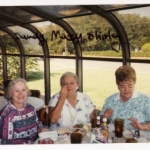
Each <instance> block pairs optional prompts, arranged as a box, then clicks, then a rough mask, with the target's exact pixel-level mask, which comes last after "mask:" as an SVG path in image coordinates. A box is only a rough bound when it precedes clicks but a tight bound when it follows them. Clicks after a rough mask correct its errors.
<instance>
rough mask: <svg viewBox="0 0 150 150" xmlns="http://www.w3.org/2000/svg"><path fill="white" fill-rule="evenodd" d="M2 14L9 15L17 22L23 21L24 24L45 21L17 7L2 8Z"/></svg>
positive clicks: (0, 10)
mask: <svg viewBox="0 0 150 150" xmlns="http://www.w3.org/2000/svg"><path fill="white" fill-rule="evenodd" d="M0 12H2V13H4V14H7V15H9V16H11V17H13V18H15V19H17V20H20V21H23V22H31V21H42V20H43V19H42V18H40V17H38V16H35V15H32V14H30V13H28V12H26V11H24V10H21V9H19V8H17V7H13V6H12V7H0Z"/></svg>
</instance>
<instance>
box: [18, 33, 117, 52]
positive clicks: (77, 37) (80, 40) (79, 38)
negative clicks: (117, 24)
mask: <svg viewBox="0 0 150 150" xmlns="http://www.w3.org/2000/svg"><path fill="white" fill-rule="evenodd" d="M15 35H16V39H19V38H21V39H26V40H27V39H39V45H41V46H42V45H43V44H44V42H47V38H45V37H44V35H43V34H41V33H36V34H35V35H21V34H19V33H15ZM50 36H51V37H50V40H51V41H53V40H55V39H57V38H60V39H62V40H67V41H75V43H76V44H85V43H87V42H88V41H92V40H94V39H96V40H101V41H106V40H109V42H110V47H111V49H112V50H114V51H116V52H119V50H118V49H116V48H115V47H114V45H118V46H119V49H120V44H119V42H117V41H115V42H114V41H113V39H115V40H116V39H118V38H119V36H118V35H117V34H115V33H114V32H113V33H111V31H110V30H108V32H107V34H102V32H101V31H95V32H94V33H92V32H88V33H87V34H86V35H85V36H83V35H82V34H81V33H80V34H78V33H75V34H67V35H66V34H65V33H62V34H61V33H60V31H59V30H58V31H54V30H53V31H52V33H51V34H50Z"/></svg>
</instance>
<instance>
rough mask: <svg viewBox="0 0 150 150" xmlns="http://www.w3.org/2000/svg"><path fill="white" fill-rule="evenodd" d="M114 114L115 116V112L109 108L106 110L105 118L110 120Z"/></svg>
mask: <svg viewBox="0 0 150 150" xmlns="http://www.w3.org/2000/svg"><path fill="white" fill-rule="evenodd" d="M112 114H113V110H112V109H110V108H107V109H106V110H105V112H104V114H103V116H104V117H106V118H109V117H111V116H112Z"/></svg>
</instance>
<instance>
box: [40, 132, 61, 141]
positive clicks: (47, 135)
mask: <svg viewBox="0 0 150 150" xmlns="http://www.w3.org/2000/svg"><path fill="white" fill-rule="evenodd" d="M39 138H40V139H46V138H51V139H52V140H53V141H57V138H58V134H57V132H56V131H47V132H40V133H39Z"/></svg>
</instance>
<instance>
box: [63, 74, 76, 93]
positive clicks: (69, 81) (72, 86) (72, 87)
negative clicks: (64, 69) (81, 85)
mask: <svg viewBox="0 0 150 150" xmlns="http://www.w3.org/2000/svg"><path fill="white" fill-rule="evenodd" d="M63 86H66V87H67V90H68V91H69V92H71V91H72V92H76V89H77V87H78V83H77V81H76V79H75V78H74V77H72V76H66V77H65V78H64V81H63Z"/></svg>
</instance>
